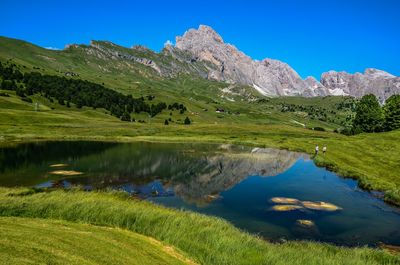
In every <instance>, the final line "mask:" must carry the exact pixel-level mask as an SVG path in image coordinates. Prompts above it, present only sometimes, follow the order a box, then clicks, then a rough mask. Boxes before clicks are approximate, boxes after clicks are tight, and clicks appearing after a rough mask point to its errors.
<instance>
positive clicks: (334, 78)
mask: <svg viewBox="0 0 400 265" xmlns="http://www.w3.org/2000/svg"><path fill="white" fill-rule="evenodd" d="M321 83H322V85H323V86H325V87H326V88H328V89H329V94H330V95H350V96H354V97H362V96H363V95H366V94H374V95H376V96H377V97H378V98H379V99H380V100H381V101H384V100H385V99H387V98H388V97H390V96H391V95H393V94H399V93H400V77H396V76H394V75H391V74H389V73H387V72H384V71H381V70H378V69H373V68H367V69H366V70H365V72H364V74H362V73H355V74H349V73H346V72H336V71H329V72H327V73H323V74H322V76H321Z"/></svg>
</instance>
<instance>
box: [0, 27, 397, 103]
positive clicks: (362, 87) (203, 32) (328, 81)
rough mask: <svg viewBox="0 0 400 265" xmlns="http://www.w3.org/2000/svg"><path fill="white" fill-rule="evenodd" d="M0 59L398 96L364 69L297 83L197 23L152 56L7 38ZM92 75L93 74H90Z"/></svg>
mask: <svg viewBox="0 0 400 265" xmlns="http://www.w3.org/2000/svg"><path fill="white" fill-rule="evenodd" d="M0 44H1V45H0V46H1V47H0V58H3V59H6V58H14V59H16V61H17V62H18V61H19V62H22V63H24V64H27V65H31V66H33V67H35V66H41V67H45V68H46V69H53V71H54V72H56V73H60V72H64V73H65V74H66V75H74V74H76V73H75V71H77V72H78V73H79V72H80V73H81V74H85V73H88V71H89V72H90V71H93V72H94V73H96V74H98V73H103V74H105V75H110V76H111V75H113V74H116V75H120V74H123V75H124V76H125V78H127V79H129V76H131V79H138V80H140V81H142V82H145V80H146V79H147V80H152V79H154V80H158V79H169V78H174V77H177V76H179V75H182V74H183V75H188V76H193V77H196V78H198V77H200V78H203V79H205V80H216V81H222V82H227V83H230V84H232V85H240V86H248V87H252V88H253V89H255V90H257V91H258V92H259V93H260V94H262V95H265V96H272V97H274V96H304V97H313V96H328V95H349V96H354V97H361V96H363V95H365V94H369V93H373V94H375V95H376V96H377V97H378V98H379V99H380V100H381V101H385V100H386V99H387V98H388V97H389V96H391V95H393V94H400V77H396V76H394V75H391V74H389V73H387V72H384V71H381V70H378V69H372V68H368V69H366V70H365V72H364V73H355V74H349V73H346V72H335V71H329V72H326V73H323V74H322V76H321V79H320V81H318V80H317V79H315V78H314V77H307V78H306V79H304V80H303V79H302V78H301V77H300V76H299V75H298V74H297V73H296V71H295V70H294V69H292V68H291V67H290V66H289V65H288V64H286V63H284V62H281V61H278V60H273V59H264V60H262V61H257V60H253V59H251V58H250V57H249V56H247V55H246V54H244V53H243V52H241V51H240V50H238V49H237V48H236V47H235V46H233V45H231V44H227V43H224V41H223V39H222V38H221V36H220V35H219V34H218V33H216V32H215V31H214V30H213V29H212V28H211V27H209V26H204V25H201V26H200V27H199V28H198V29H190V30H188V31H187V32H185V34H184V35H183V36H178V37H176V43H175V45H172V44H171V43H169V44H166V45H165V47H164V49H163V50H162V51H161V52H159V53H156V52H153V51H151V50H149V49H147V48H146V47H143V46H133V47H132V48H125V47H122V46H118V45H116V44H113V43H111V42H108V41H92V42H91V43H90V45H78V44H72V45H67V46H66V48H65V49H64V50H63V51H50V50H48V51H46V50H45V49H42V48H40V47H37V46H34V45H31V44H29V43H26V42H21V41H17V40H13V39H8V38H4V37H2V38H0ZM92 76H93V75H92Z"/></svg>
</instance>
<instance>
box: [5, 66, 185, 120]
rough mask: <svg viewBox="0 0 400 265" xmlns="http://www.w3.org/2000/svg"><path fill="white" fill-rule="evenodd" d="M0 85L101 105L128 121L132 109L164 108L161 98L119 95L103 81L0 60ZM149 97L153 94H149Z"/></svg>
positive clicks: (20, 93)
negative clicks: (29, 69)
mask: <svg viewBox="0 0 400 265" xmlns="http://www.w3.org/2000/svg"><path fill="white" fill-rule="evenodd" d="M0 77H1V79H2V82H1V85H0V87H1V88H2V89H6V90H15V91H16V94H17V95H18V96H20V97H22V98H25V97H26V96H30V95H34V94H41V95H42V96H44V97H46V98H48V99H49V100H51V101H53V99H55V100H56V101H58V103H59V104H61V105H67V106H68V107H69V106H70V103H73V104H75V105H76V107H77V108H82V107H83V106H86V107H92V108H94V109H96V108H104V109H106V110H108V111H109V112H110V114H111V115H113V116H115V117H118V118H120V119H121V120H124V121H130V120H131V118H130V114H131V113H132V112H135V113H140V112H146V113H148V114H149V115H150V116H151V117H154V116H156V115H157V114H158V113H160V112H161V111H163V110H165V109H166V108H167V104H166V103H165V102H160V103H157V104H151V105H150V104H148V103H147V102H145V100H144V98H143V97H141V98H133V97H132V95H123V94H121V93H119V92H117V91H115V90H112V89H109V88H106V87H104V86H103V85H100V84H96V83H93V82H89V81H86V80H80V79H71V78H66V77H60V76H54V75H42V74H41V73H38V72H30V73H22V72H21V71H19V70H18V69H16V66H15V65H14V64H13V65H3V64H2V63H1V62H0ZM152 99H153V98H152ZM174 104H177V105H178V106H179V108H180V109H181V110H183V111H185V110H186V107H184V106H183V104H178V103H174Z"/></svg>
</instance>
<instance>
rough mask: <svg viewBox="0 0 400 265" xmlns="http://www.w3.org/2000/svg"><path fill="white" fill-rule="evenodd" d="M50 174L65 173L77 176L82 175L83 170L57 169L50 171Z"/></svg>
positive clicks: (65, 174)
mask: <svg viewBox="0 0 400 265" xmlns="http://www.w3.org/2000/svg"><path fill="white" fill-rule="evenodd" d="M49 173H50V174H54V175H64V176H76V175H82V174H83V172H79V171H75V170H55V171H51V172H49Z"/></svg>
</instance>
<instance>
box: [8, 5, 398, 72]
mask: <svg viewBox="0 0 400 265" xmlns="http://www.w3.org/2000/svg"><path fill="white" fill-rule="evenodd" d="M0 10H1V23H0V35H2V36H7V37H13V38H18V39H23V40H27V41H29V42H32V43H35V44H37V45H40V46H43V47H56V48H63V47H64V46H65V44H68V43H89V41H90V40H92V39H95V40H109V41H112V42H114V43H117V44H120V45H123V46H127V47H130V46H131V45H133V44H143V45H146V46H148V47H149V48H151V49H153V50H157V51H158V50H160V49H161V48H162V47H163V44H164V43H165V41H166V40H174V39H175V36H176V35H181V34H183V33H184V32H185V31H186V30H187V29H188V28H193V27H196V28H197V27H198V25H199V24H206V25H209V26H211V27H213V28H214V29H215V30H216V31H217V32H218V33H220V34H221V36H222V37H223V39H224V40H225V41H226V42H228V43H231V44H234V45H235V46H236V47H238V48H239V49H240V50H242V51H244V52H245V53H246V54H248V55H249V56H251V57H252V58H254V59H263V58H266V57H268V58H274V59H279V60H282V61H284V62H287V63H289V64H290V65H291V66H292V67H293V68H294V69H295V70H296V71H297V72H298V73H299V74H300V75H301V76H302V77H306V76H308V75H313V76H316V77H317V78H318V77H319V76H320V75H321V73H322V72H325V71H328V70H331V69H334V70H338V71H342V70H344V71H348V72H352V73H353V72H356V71H364V69H365V68H367V67H374V68H379V69H382V70H386V71H388V72H391V73H392V74H395V75H398V76H400V1H399V0H375V1H371V0H363V1H359V0H354V1H351V0H347V1H345V0H337V1H324V0H319V1H312V0H308V1H307V0H303V1H300V0H299V1H294V0H293V1H289V0H274V1H261V0H260V1H253V0H246V1H235V0H231V1H217V0H213V1H210V0H202V1H189V0H187V1H151V0H141V1H120V0H113V1H102V0H97V1H84V0H82V1H76V0H69V1H57V0H53V1H50V0H49V1H44V0H35V1H34V0H31V1H18V0H11V1H10V0H1V1H0Z"/></svg>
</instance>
